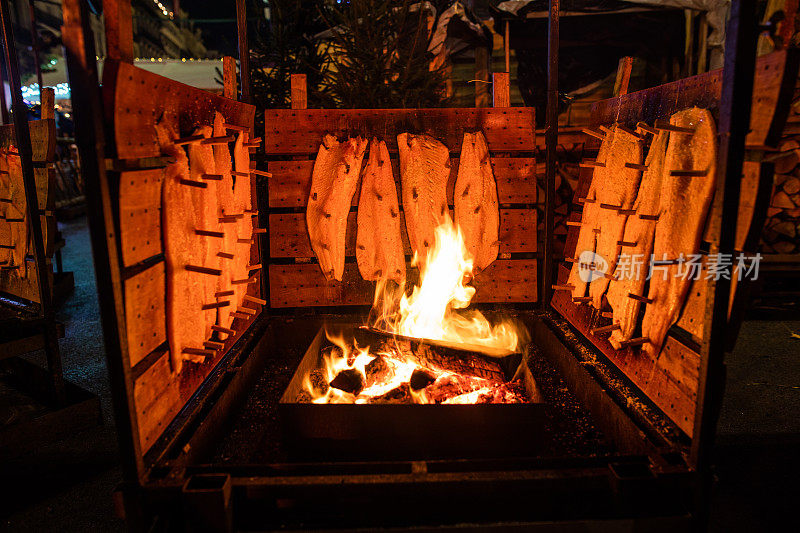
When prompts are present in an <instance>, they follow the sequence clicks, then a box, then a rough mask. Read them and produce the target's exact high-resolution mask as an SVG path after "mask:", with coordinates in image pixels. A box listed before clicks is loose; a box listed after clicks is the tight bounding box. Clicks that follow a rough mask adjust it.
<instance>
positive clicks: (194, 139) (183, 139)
mask: <svg viewBox="0 0 800 533" xmlns="http://www.w3.org/2000/svg"><path fill="white" fill-rule="evenodd" d="M204 138H205V137H203V136H202V135H192V136H191V137H181V138H180V139H175V140H174V141H173V143H172V144H174V145H175V146H183V145H184V144H192V143H196V142H198V141H202V140H203V139H204Z"/></svg>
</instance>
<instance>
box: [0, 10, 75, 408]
mask: <svg viewBox="0 0 800 533" xmlns="http://www.w3.org/2000/svg"><path fill="white" fill-rule="evenodd" d="M0 6H2V7H0V22H2V26H3V29H2V31H3V50H4V51H5V64H6V72H7V73H8V81H9V84H10V86H11V101H12V111H13V119H14V132H15V134H16V141H17V150H18V151H19V159H20V163H21V166H22V180H23V184H24V186H25V200H26V204H27V211H28V223H29V224H30V228H31V232H32V234H33V251H34V257H35V259H36V270H37V276H36V277H37V278H38V286H39V287H38V288H39V298H40V300H41V315H42V317H43V318H44V326H43V327H44V331H43V333H44V342H45V354H46V356H47V367H48V370H49V373H50V381H51V386H52V391H51V392H52V395H53V400H54V401H55V403H56V404H57V405H58V404H61V403H63V401H64V376H63V373H62V369H61V355H60V354H59V352H58V333H57V332H56V324H55V315H54V313H53V306H52V302H51V299H50V298H51V296H52V293H51V292H50V275H49V272H50V269H51V267H50V265H48V262H47V256H46V255H45V253H44V236H43V235H42V219H41V215H42V212H41V211H40V210H39V195H38V194H37V193H36V176H35V175H34V172H33V148H32V147H31V132H30V129H28V108H27V107H26V106H25V102H24V101H23V100H22V85H21V83H20V79H19V63H18V62H17V57H18V56H17V49H16V44H15V43H14V31H13V29H12V23H11V13H10V12H9V3H8V2H0Z"/></svg>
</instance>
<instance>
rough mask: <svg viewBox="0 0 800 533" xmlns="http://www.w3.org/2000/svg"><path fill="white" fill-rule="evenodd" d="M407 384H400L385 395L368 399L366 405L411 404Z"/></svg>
mask: <svg viewBox="0 0 800 533" xmlns="http://www.w3.org/2000/svg"><path fill="white" fill-rule="evenodd" d="M413 402H414V399H413V398H412V397H411V389H409V386H408V383H401V384H400V385H398V386H397V387H395V388H393V389H392V390H390V391H389V392H387V393H386V394H382V395H380V396H376V397H374V398H370V399H369V400H368V401H367V403H413Z"/></svg>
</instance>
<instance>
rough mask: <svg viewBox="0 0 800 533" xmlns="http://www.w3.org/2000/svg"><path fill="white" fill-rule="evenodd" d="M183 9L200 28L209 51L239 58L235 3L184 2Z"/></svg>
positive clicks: (183, 0) (203, 0)
mask: <svg viewBox="0 0 800 533" xmlns="http://www.w3.org/2000/svg"><path fill="white" fill-rule="evenodd" d="M180 6H181V9H182V10H183V11H186V12H187V13H189V18H190V19H191V20H194V21H196V22H195V25H196V27H198V28H200V30H201V31H202V35H203V42H204V43H205V45H206V48H208V49H209V50H216V51H218V52H219V53H220V54H222V55H230V56H234V57H236V56H238V53H237V51H236V7H235V2H234V1H233V0H230V1H228V2H208V1H206V0H182V1H181V2H180Z"/></svg>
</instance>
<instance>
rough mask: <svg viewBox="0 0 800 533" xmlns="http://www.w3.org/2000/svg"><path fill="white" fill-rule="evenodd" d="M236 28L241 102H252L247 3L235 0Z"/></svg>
mask: <svg viewBox="0 0 800 533" xmlns="http://www.w3.org/2000/svg"><path fill="white" fill-rule="evenodd" d="M236 30H237V32H238V34H239V77H240V78H241V79H240V81H241V86H242V102H244V103H246V104H252V103H253V101H252V95H251V94H250V43H249V41H248V39H247V3H246V2H245V0H236Z"/></svg>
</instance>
